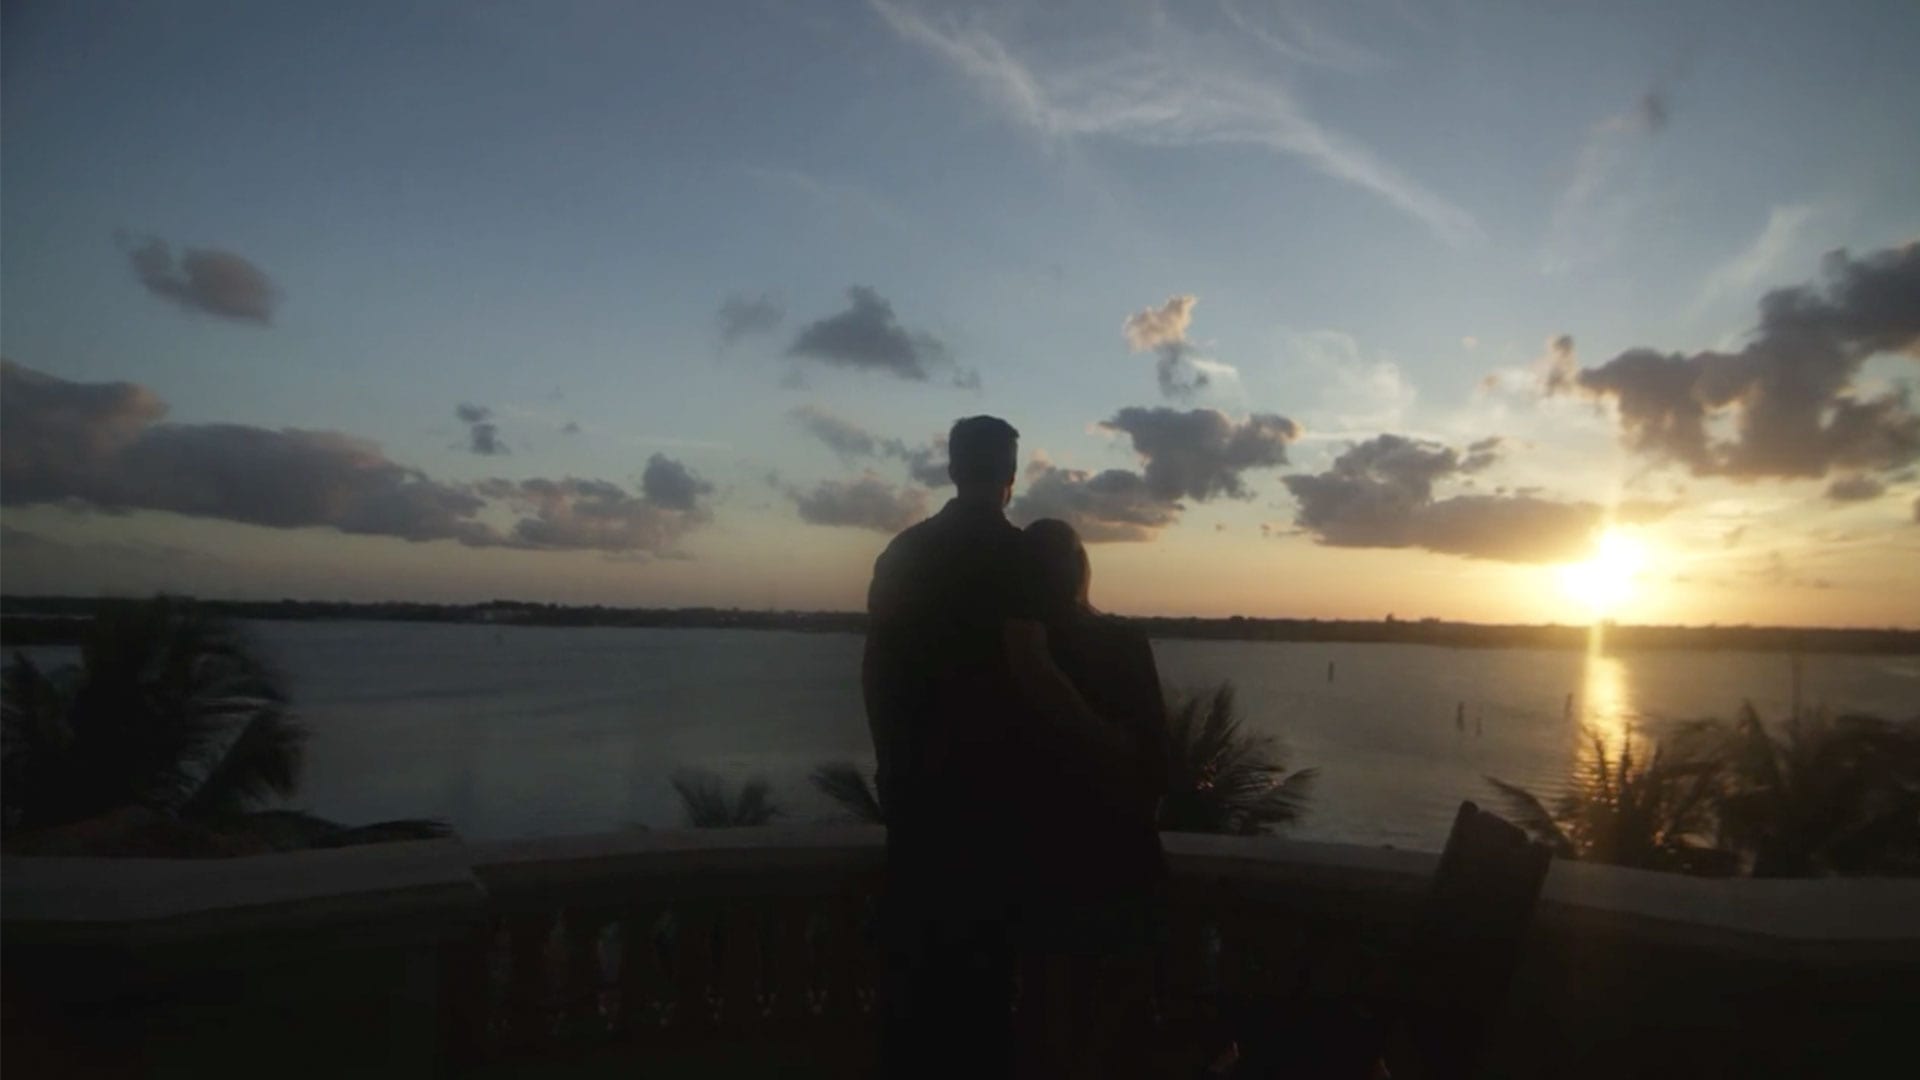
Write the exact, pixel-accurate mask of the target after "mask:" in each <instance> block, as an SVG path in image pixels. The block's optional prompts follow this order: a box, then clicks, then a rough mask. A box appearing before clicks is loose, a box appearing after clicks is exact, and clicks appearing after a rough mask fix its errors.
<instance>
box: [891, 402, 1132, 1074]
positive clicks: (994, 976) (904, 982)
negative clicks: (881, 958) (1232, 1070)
mask: <svg viewBox="0 0 1920 1080" xmlns="http://www.w3.org/2000/svg"><path fill="white" fill-rule="evenodd" d="M1018 440H1019V433H1018V432H1016V431H1015V430H1014V429H1013V427H1012V426H1011V425H1009V424H1008V423H1007V422H1006V421H1004V420H1000V419H997V418H995V417H991V416H975V417H970V418H968V419H965V420H961V421H959V422H958V423H956V424H954V425H953V430H952V432H951V434H950V435H949V437H948V440H947V453H948V460H949V464H948V467H947V468H948V474H949V475H950V476H951V477H952V479H953V482H954V484H955V486H956V487H957V488H958V492H957V494H956V495H955V497H954V498H953V499H952V500H951V501H950V502H948V503H947V505H946V506H945V507H944V508H943V509H941V510H940V512H939V513H937V514H935V515H934V516H933V517H931V518H928V519H927V520H925V521H923V522H921V523H919V524H917V525H915V526H913V527H911V528H909V529H907V530H906V531H905V532H902V533H901V534H900V535H899V536H897V537H895V538H894V540H893V542H892V543H891V544H889V545H888V547H887V550H886V551H885V552H884V553H883V554H882V555H881V556H880V558H879V561H878V562H877V563H876V564H875V566H874V572H873V584H872V587H871V588H870V590H869V592H868V596H867V606H868V611H869V614H870V615H871V623H870V628H869V630H868V633H867V646H866V656H865V663H864V665H863V681H864V689H865V694H866V705H867V719H868V723H869V725H870V726H871V729H872V732H873V742H874V751H875V755H876V757H877V758H878V762H879V774H878V788H879V792H878V793H879V797H880V803H881V807H882V810H883V812H884V813H885V815H886V821H887V891H886V896H885V900H884V904H883V910H882V920H881V922H882V935H883V944H884V947H885V950H886V954H887V969H886V979H885V983H884V985H883V987H882V991H881V996H882V1001H881V1006H880V1008H881V1011H882V1046H881V1056H882V1068H883V1071H884V1072H885V1074H886V1075H888V1076H896V1077H938V1076H965V1077H970V1078H980V1077H999V1076H1008V1075H1012V1073H1013V1072H1014V1057H1015V1051H1014V1047H1015V1038H1014V1017H1013V1015H1012V1005H1013V1001H1012V996H1011V995H1012V988H1013V975H1014V971H1015V969H1016V967H1019V968H1020V969H1021V970H1022V971H1023V972H1024V973H1025V974H1024V976H1023V980H1022V982H1023V987H1022V991H1021V993H1022V1001H1021V1005H1020V1010H1019V1014H1020V1017H1021V1018H1022V1019H1021V1022H1022V1023H1023V1024H1025V1025H1032V1026H1033V1031H1034V1033H1035V1038H1034V1039H1033V1040H1031V1041H1028V1040H1025V1039H1023V1040H1021V1041H1022V1042H1023V1043H1025V1044H1027V1045H1029V1046H1036V1047H1038V1050H1037V1052H1036V1055H1035V1056H1036V1057H1037V1058H1038V1060H1031V1061H1023V1062H1022V1063H1021V1072H1022V1073H1031V1074H1033V1075H1046V1076H1077V1075H1085V1076H1103V1077H1104V1076H1115V1075H1122V1074H1124V1073H1125V1072H1126V1071H1127V1069H1128V1066H1129V1064H1130V1063H1134V1062H1137V1061H1138V1054H1137V1053H1136V1052H1134V1050H1133V1049H1132V1048H1131V1047H1129V1045H1128V1036H1130V1035H1135V1034H1139V1033H1142V1032H1144V1030H1145V1028H1146V1025H1147V1024H1148V1018H1147V1017H1146V1016H1144V1015H1131V1014H1130V1010H1135V1009H1137V1008H1138V1007H1139V1006H1140V1005H1142V1004H1143V1003H1144V1002H1145V1000H1146V994H1145V992H1144V986H1145V980H1147V979H1148V978H1149V975H1150V965H1149V957H1150V955H1151V952H1150V950H1151V946H1152V942H1153V940H1154V937H1155V935H1156V934H1157V928H1158V926H1159V923H1160V920H1159V899H1158V898H1159V896H1160V893H1161V890H1162V886H1163V882H1164V880H1165V877H1166V869H1165V863H1164V860H1163V858H1162V855H1161V851H1160V838H1159V833H1158V832H1157V831H1156V830H1155V827H1154V813H1155V810H1156V804H1157V800H1158V799H1159V797H1160V795H1161V794H1162V793H1163V792H1164V790H1165V786H1166V776H1167V766H1166V750H1165V740H1166V716H1165V706H1164V704H1163V701H1162V698H1161V694H1160V682H1159V677H1158V675H1157V673H1156V672H1155V669H1154V662H1153V653H1152V651H1151V650H1150V648H1149V647H1148V644H1147V640H1146V638H1145V636H1144V635H1142V634H1140V633H1139V632H1138V631H1137V630H1134V629H1132V628H1131V627H1129V626H1127V625H1125V624H1123V623H1121V622H1119V621H1117V620H1112V619H1108V618H1105V617H1102V616H1100V615H1098V614H1097V613H1096V612H1095V611H1094V609H1093V607H1092V606H1091V605H1090V604H1089V602H1088V599H1087V597H1088V585H1089V579H1090V576H1091V575H1090V568H1089V564H1088V561H1087V554H1086V550H1085V548H1084V547H1082V545H1081V543H1080V538H1079V537H1078V536H1077V535H1076V534H1075V532H1074V530H1073V528H1072V526H1070V525H1068V524H1067V523H1066V522H1063V521H1054V520H1043V521H1036V522H1034V523H1033V524H1032V525H1030V526H1028V528H1027V529H1026V530H1025V531H1024V532H1023V531H1022V530H1020V529H1018V528H1015V527H1014V526H1013V525H1012V524H1011V523H1009V522H1008V521H1007V518H1006V514H1005V510H1006V506H1007V503H1008V500H1009V499H1010V498H1011V496H1012V493H1013V482H1014V476H1015V473H1016V470H1017V466H1018V461H1019V448H1018Z"/></svg>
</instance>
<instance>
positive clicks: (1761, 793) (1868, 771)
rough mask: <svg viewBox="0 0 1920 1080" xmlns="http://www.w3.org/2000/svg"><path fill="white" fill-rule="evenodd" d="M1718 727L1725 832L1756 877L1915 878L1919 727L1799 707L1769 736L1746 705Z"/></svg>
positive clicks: (1919, 844) (1919, 843)
mask: <svg viewBox="0 0 1920 1080" xmlns="http://www.w3.org/2000/svg"><path fill="white" fill-rule="evenodd" d="M1717 733H1718V734H1719V735H1720V737H1721V741H1720V747H1719V750H1720V753H1721V755H1722V757H1723V760H1725V762H1726V763H1727V776H1726V781H1725V785H1724V790H1723V791H1722V792H1721V794H1720V804H1719V809H1720V824H1721V830H1722V835H1723V836H1724V837H1725V839H1726V840H1727V842H1728V843H1729V844H1730V845H1731V846H1733V847H1735V848H1737V849H1738V850H1740V851H1741V852H1742V853H1743V854H1744V855H1746V856H1747V857H1748V858H1749V859H1750V860H1751V866H1752V873H1753V876H1755V877H1810V876H1817V875H1823V874H1898V875H1914V874H1920V729H1916V728H1915V727H1914V726H1913V725H1896V724H1892V723H1889V722H1888V721H1885V720H1882V719H1879V718H1876V717H1871V716H1862V715H1843V716H1840V717H1838V718H1837V719H1829V718H1828V717H1827V716H1826V715H1825V714H1824V713H1822V712H1805V713H1799V712H1796V713H1795V714H1794V715H1792V716H1789V717H1788V718H1787V720H1786V723H1785V724H1783V725H1782V726H1781V735H1780V736H1779V737H1775V736H1774V735H1772V734H1770V733H1769V732H1768V731H1767V729H1766V726H1765V725H1763V724H1762V723H1761V721H1760V716H1759V713H1758V712H1756V711H1755V710H1754V708H1753V706H1752V704H1751V703H1749V704H1747V705H1745V706H1743V707H1742V709H1741V711H1740V715H1739V716H1738V717H1737V718H1736V719H1735V721H1734V723H1733V725H1732V727H1731V729H1730V730H1725V731H1717Z"/></svg>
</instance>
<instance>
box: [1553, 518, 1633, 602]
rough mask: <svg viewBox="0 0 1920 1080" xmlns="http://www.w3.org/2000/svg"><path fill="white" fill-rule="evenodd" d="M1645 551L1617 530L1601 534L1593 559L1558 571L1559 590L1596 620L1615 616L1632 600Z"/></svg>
mask: <svg viewBox="0 0 1920 1080" xmlns="http://www.w3.org/2000/svg"><path fill="white" fill-rule="evenodd" d="M1646 561H1647V547H1646V545H1645V544H1643V543H1641V542H1640V541H1639V540H1637V539H1635V538H1633V537H1631V536H1628V535H1626V534H1624V533H1622V532H1620V531H1618V530H1616V529H1608V530H1607V531H1606V532H1604V533H1602V534H1600V542H1599V543H1598V544H1597V545H1596V547H1595V549H1594V553H1593V557H1592V558H1590V559H1588V560H1587V561H1585V562H1578V563H1574V564H1572V565H1570V566H1566V567H1562V568H1561V570H1560V587H1561V589H1562V590H1563V591H1565V592H1566V594H1567V595H1568V596H1570V597H1572V598H1573V599H1574V600H1576V601H1578V602H1579V603H1580V604H1581V605H1582V606H1583V607H1585V608H1586V609H1587V611H1588V612H1589V613H1591V614H1592V615H1593V617H1595V618H1600V617H1603V616H1609V615H1613V614H1615V613H1617V612H1618V611H1619V610H1620V608H1621V607H1622V606H1623V605H1625V604H1626V602H1627V601H1628V600H1630V599H1632V597H1633V587H1634V581H1635V579H1636V578H1637V577H1638V576H1639V574H1640V570H1641V568H1642V567H1643V566H1645V565H1646Z"/></svg>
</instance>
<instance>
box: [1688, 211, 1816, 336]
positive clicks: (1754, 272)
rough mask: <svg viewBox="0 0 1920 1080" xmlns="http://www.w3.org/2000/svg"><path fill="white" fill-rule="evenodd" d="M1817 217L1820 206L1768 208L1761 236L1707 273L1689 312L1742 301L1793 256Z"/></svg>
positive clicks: (1696, 312)
mask: <svg viewBox="0 0 1920 1080" xmlns="http://www.w3.org/2000/svg"><path fill="white" fill-rule="evenodd" d="M1820 214H1821V208H1820V207H1817V206H1810V205H1792V206H1775V207H1772V208H1771V209H1769V210H1768V211H1767V223H1766V225H1765V226H1764V227H1763V228H1761V230H1760V235H1758V236H1756V237H1754V238H1753V243H1751V244H1749V245H1747V247H1746V248H1744V249H1742V250H1741V251H1740V252H1739V253H1737V254H1735V255H1734V256H1733V257H1732V258H1730V259H1728V260H1727V261H1726V262H1723V263H1721V264H1720V265H1719V266H1716V267H1714V268H1713V269H1712V270H1711V271H1709V272H1708V273H1707V276H1706V279H1705V280H1704V281H1702V282H1701V283H1700V292H1699V293H1698V294H1697V295H1695V297H1694V299H1693V306H1692V307H1691V308H1690V309H1689V313H1690V314H1692V315H1696V316H1697V315H1699V314H1700V313H1701V312H1703V311H1705V310H1706V309H1707V308H1708V307H1709V306H1711V305H1712V304H1714V303H1716V302H1719V301H1722V300H1726V299H1729V298H1733V297H1741V298H1745V297H1746V296H1747V295H1749V294H1750V293H1752V292H1753V290H1754V289H1756V288H1759V287H1760V286H1761V285H1763V284H1765V283H1766V280H1767V279H1768V278H1769V277H1770V276H1771V275H1773V274H1774V273H1776V272H1777V271H1779V270H1780V268H1781V267H1782V266H1784V265H1785V264H1786V261H1787V259H1788V258H1789V257H1790V256H1792V255H1793V254H1795V252H1796V250H1797V249H1798V247H1799V243H1800V239H1801V237H1802V236H1803V235H1805V233H1806V229H1807V226H1808V225H1809V224H1812V223H1813V221H1814V220H1815V219H1817V218H1818V217H1819V216H1820Z"/></svg>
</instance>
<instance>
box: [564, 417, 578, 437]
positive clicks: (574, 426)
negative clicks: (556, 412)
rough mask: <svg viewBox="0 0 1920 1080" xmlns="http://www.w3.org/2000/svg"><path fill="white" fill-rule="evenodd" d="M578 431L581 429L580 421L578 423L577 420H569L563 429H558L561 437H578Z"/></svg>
mask: <svg viewBox="0 0 1920 1080" xmlns="http://www.w3.org/2000/svg"><path fill="white" fill-rule="evenodd" d="M580 431H581V428H580V421H578V420H569V421H567V423H566V426H564V427H562V428H561V429H560V434H562V435H578V434H580Z"/></svg>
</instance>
